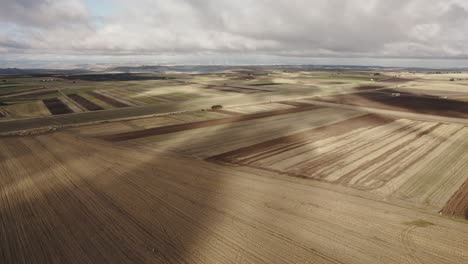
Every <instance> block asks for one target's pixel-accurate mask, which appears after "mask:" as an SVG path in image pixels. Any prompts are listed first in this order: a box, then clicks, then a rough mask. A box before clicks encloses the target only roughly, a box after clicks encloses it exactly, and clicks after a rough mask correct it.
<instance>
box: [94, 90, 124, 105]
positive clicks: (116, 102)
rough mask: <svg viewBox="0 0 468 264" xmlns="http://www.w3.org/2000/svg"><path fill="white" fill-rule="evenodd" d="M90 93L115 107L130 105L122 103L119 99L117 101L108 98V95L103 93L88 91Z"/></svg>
mask: <svg viewBox="0 0 468 264" xmlns="http://www.w3.org/2000/svg"><path fill="white" fill-rule="evenodd" d="M89 94H90V95H92V96H94V97H96V98H97V99H99V100H101V101H103V102H106V103H108V104H110V105H112V106H114V107H117V108H124V107H129V106H130V105H127V104H124V103H122V102H120V101H117V100H114V99H113V98H110V97H107V96H105V95H102V94H99V93H96V92H89Z"/></svg>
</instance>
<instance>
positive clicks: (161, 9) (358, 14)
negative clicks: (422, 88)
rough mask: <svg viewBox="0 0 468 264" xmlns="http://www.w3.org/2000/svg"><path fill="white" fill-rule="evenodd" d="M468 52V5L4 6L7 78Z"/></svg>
mask: <svg viewBox="0 0 468 264" xmlns="http://www.w3.org/2000/svg"><path fill="white" fill-rule="evenodd" d="M466 43H468V1H466V0H392V1H388V0H269V1H268V0H235V1H233V0H132V1H128V0H113V1H112V0H101V1H93V0H0V68H3V67H9V66H14V67H21V66H41V65H49V66H54V65H55V66H57V67H59V66H60V65H76V64H87V63H144V64H164V63H166V64H170V63H176V64H184V63H187V64H282V63H283V64H313V63H320V62H322V63H324V64H327V63H328V62H330V63H335V64H377V65H382V66H385V64H390V65H392V66H397V65H393V64H398V63H400V64H411V65H413V64H415V65H421V66H423V65H426V64H431V65H432V64H435V65H437V64H438V63H441V65H442V64H443V67H447V66H452V67H458V66H460V67H466V66H468V62H467V61H468V60H467V59H468V45H466ZM400 66H408V65H400Z"/></svg>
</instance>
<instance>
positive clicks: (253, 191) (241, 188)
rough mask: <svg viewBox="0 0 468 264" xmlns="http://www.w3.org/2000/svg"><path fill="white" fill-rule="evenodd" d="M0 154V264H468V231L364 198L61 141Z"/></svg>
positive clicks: (39, 141)
mask: <svg viewBox="0 0 468 264" xmlns="http://www.w3.org/2000/svg"><path fill="white" fill-rule="evenodd" d="M63 146H67V147H66V148H64V147H63ZM0 148H1V149H2V151H1V152H0V186H1V187H0V200H1V203H0V218H1V222H0V223H1V225H0V262H1V263H31V262H34V263H51V262H56V263H195V264H215V263H233V264H234V263H235V264H238V263H272V264H276V263H278V264H280V263H281V264H285V263H317V264H328V263H347V264H353V263H356V264H357V263H359V264H362V263H369V264H374V263H383V262H384V263H415V262H416V263H418V262H419V263H425V264H452V263H466V262H467V260H468V248H467V247H466V234H467V233H468V225H466V224H465V223H460V222H456V221H450V220H448V219H445V218H442V217H439V216H438V215H436V214H427V213H424V212H421V211H414V210H411V209H408V208H405V207H399V206H396V205H390V204H388V203H382V202H379V201H378V200H377V199H376V198H377V197H374V196H373V195H372V194H368V193H364V192H361V191H351V190H340V191H334V189H333V188H334V187H333V186H331V185H324V184H320V185H316V184H314V182H311V181H305V180H301V179H294V178H289V177H285V176H284V175H279V174H275V173H269V172H268V173H265V172H263V171H260V170H255V169H249V168H244V167H243V168H236V167H225V166H223V165H218V164H214V163H208V162H204V161H198V160H191V159H183V158H176V157H170V156H166V155H157V154H155V153H154V152H146V151H144V150H140V149H127V148H125V147H122V146H121V147H114V146H112V145H110V144H108V143H106V142H98V141H88V140H83V139H81V138H77V137H73V136H71V135H68V134H62V133H55V134H47V135H41V136H34V137H18V138H13V137H10V138H1V139H0ZM194 168H196V169H194ZM382 261H383V262H382Z"/></svg>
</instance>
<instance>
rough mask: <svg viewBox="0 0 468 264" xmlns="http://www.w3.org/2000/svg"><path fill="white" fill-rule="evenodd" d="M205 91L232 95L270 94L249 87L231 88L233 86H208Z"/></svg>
mask: <svg viewBox="0 0 468 264" xmlns="http://www.w3.org/2000/svg"><path fill="white" fill-rule="evenodd" d="M205 89H212V90H217V91H222V92H232V93H245V94H250V93H261V92H270V91H268V90H262V89H255V88H247V87H231V86H206V87H205Z"/></svg>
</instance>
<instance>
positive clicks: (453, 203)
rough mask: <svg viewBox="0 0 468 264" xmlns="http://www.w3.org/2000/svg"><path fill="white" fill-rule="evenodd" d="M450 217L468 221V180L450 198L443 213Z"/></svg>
mask: <svg viewBox="0 0 468 264" xmlns="http://www.w3.org/2000/svg"><path fill="white" fill-rule="evenodd" d="M441 213H442V214H444V215H448V216H456V217H462V218H465V219H466V220H468V180H467V181H465V183H464V184H463V185H462V186H461V187H460V189H458V191H457V192H455V194H454V195H453V196H452V198H450V200H449V201H448V202H447V204H445V206H444V208H442V211H441Z"/></svg>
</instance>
